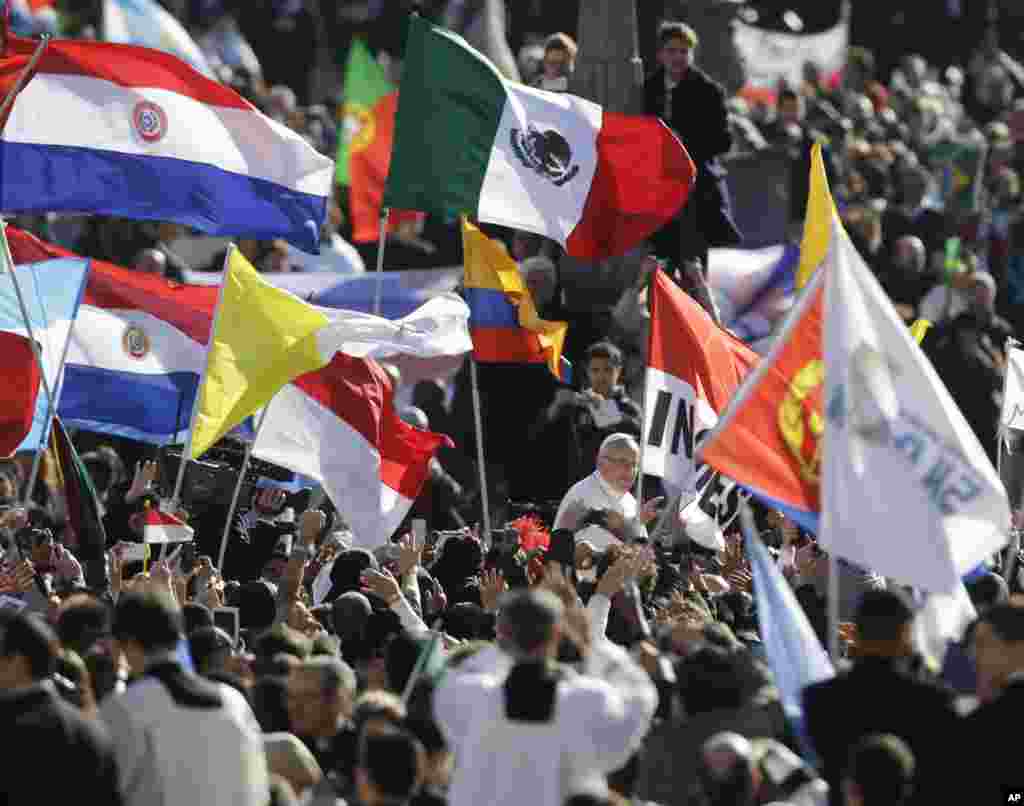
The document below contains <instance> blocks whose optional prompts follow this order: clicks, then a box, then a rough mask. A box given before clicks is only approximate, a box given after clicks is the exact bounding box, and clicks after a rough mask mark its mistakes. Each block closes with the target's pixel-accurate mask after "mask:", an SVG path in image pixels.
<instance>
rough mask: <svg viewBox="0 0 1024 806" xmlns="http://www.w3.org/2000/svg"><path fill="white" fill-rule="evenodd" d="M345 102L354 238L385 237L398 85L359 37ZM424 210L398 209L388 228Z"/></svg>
mask: <svg viewBox="0 0 1024 806" xmlns="http://www.w3.org/2000/svg"><path fill="white" fill-rule="evenodd" d="M344 98H345V103H344V106H343V107H342V113H341V114H342V120H341V126H340V129H339V132H338V134H339V137H338V159H337V163H336V164H337V177H338V183H339V184H341V185H348V186H349V211H350V213H351V215H352V240H353V241H355V242H356V243H366V242H367V241H375V240H377V238H378V237H379V236H380V208H381V199H382V198H383V196H384V182H385V180H386V179H387V175H388V165H389V164H390V162H391V146H392V143H393V142H394V137H395V112H396V110H397V109H398V90H397V88H396V87H395V85H394V84H392V83H391V82H390V81H389V80H388V78H387V76H386V75H385V74H384V69H383V68H382V67H381V66H380V65H379V64H378V63H377V60H376V59H374V58H373V54H371V53H370V50H369V48H367V46H366V44H365V43H364V42H363V40H362V39H354V40H353V41H352V45H351V47H350V48H349V54H348V63H347V65H346V67H345V88H344ZM422 217H423V216H422V215H421V214H420V213H415V212H411V211H408V210H392V211H391V212H390V215H389V217H388V231H390V232H393V231H395V230H396V229H397V228H399V227H400V226H401V225H402V224H403V223H404V222H408V221H415V220H417V219H420V218H422Z"/></svg>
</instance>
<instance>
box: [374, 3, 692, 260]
mask: <svg viewBox="0 0 1024 806" xmlns="http://www.w3.org/2000/svg"><path fill="white" fill-rule="evenodd" d="M424 155H429V157H430V158H429V159H426V158H425V156H424ZM694 176H695V169H694V165H693V161H692V160H691V159H690V157H689V155H688V154H687V152H686V149H685V148H684V147H683V145H682V144H681V143H680V142H679V140H678V139H677V138H676V137H675V135H674V134H673V133H672V132H671V130H670V129H668V128H667V127H666V126H665V125H664V124H663V123H662V122H661V121H659V120H658V119H657V118H653V117H629V116H625V115H618V114H614V113H611V112H606V111H605V110H603V109H602V108H601V107H599V106H597V105H596V104H594V103H592V102H590V101H586V100H584V99H582V98H577V97H575V96H573V95H569V94H566V93H552V92H544V91H542V90H537V89H533V88H531V87H527V86H524V85H522V84H515V83H512V82H509V81H506V80H505V79H504V78H503V77H502V76H501V75H500V73H499V72H498V70H497V69H496V68H495V67H494V65H493V64H491V63H490V62H489V61H487V59H486V58H485V57H484V56H483V55H481V54H480V53H478V52H477V51H475V50H473V49H472V48H471V47H469V45H468V44H466V42H465V41H464V40H463V39H462V38H461V37H459V36H457V35H455V34H453V33H452V32H450V31H447V30H445V29H443V28H439V27H437V26H434V25H431V24H430V23H428V22H427V21H426V20H424V19H422V18H420V17H418V16H416V15H413V16H412V17H410V19H409V33H408V37H407V45H406V53H405V61H404V66H403V77H402V93H401V97H400V99H399V103H398V112H397V116H396V122H395V141H394V148H393V150H392V154H391V166H390V171H389V174H388V180H387V186H386V188H385V192H384V201H383V204H384V206H385V207H391V208H396V207H397V208H404V209H409V210H423V211H425V212H430V213H434V214H437V215H439V216H441V217H446V218H449V217H454V216H457V215H461V214H466V215H469V216H471V217H473V218H474V219H476V220H479V221H483V222H487V223H491V224H498V225H501V226H506V227H512V228H515V229H520V230H525V231H527V232H534V233H537V234H539V235H543V236H545V237H547V238H551V239H552V240H555V241H557V242H558V243H560V244H562V245H563V246H564V247H565V248H566V251H567V252H568V253H569V254H570V255H571V256H573V257H576V258H580V259H583V260H598V259H601V258H605V257H611V256H615V255H621V254H623V253H625V252H627V251H628V250H630V249H632V248H633V247H635V246H637V245H639V244H640V242H641V241H643V240H644V239H645V238H647V237H648V236H649V235H651V234H652V233H654V232H656V231H657V230H658V229H660V228H661V227H662V226H664V225H665V224H666V223H667V222H668V221H669V220H671V219H672V217H673V216H675V214H676V212H677V211H678V210H679V208H680V207H681V206H682V205H683V203H684V202H685V201H686V199H687V197H688V195H689V193H690V189H691V188H692V186H693V182H694Z"/></svg>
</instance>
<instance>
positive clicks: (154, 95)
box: [0, 36, 334, 253]
mask: <svg viewBox="0 0 1024 806" xmlns="http://www.w3.org/2000/svg"><path fill="white" fill-rule="evenodd" d="M37 44H38V43H37V42H35V41H33V40H29V39H21V38H18V37H13V36H11V37H8V40H7V50H6V53H5V55H4V57H3V58H2V59H0V92H3V93H4V94H6V93H8V92H10V91H11V90H12V89H13V88H14V85H15V82H16V81H17V80H18V78H19V77H20V76H21V75H22V73H23V72H24V69H25V68H26V67H27V66H28V63H29V60H30V59H31V58H32V54H33V52H34V51H35V49H36V46H37ZM69 121H70V122H72V123H70V124H69ZM268 155H271V156H268ZM0 171H2V176H3V181H2V182H0V209H2V210H6V211H8V212H19V213H30V212H61V211H71V212H87V213H94V214H100V215H111V216H119V217H122V218H129V219H143V220H154V221H174V222H177V223H179V224H184V225H186V226H189V227H194V228H195V229H198V230H200V231H202V232H205V233H207V234H209V235H232V236H237V237H250V238H257V239H266V240H269V239H271V238H278V237H280V238H285V239H287V240H288V241H290V242H291V243H293V244H294V245H295V246H297V247H299V248H300V249H304V250H306V251H307V252H312V253H317V252H319V250H320V228H321V226H322V225H323V221H324V217H325V215H326V211H327V197H328V196H329V195H330V193H331V185H332V182H333V179H334V167H333V162H332V160H330V159H328V158H327V157H324V156H322V155H321V154H319V153H317V151H316V150H315V149H314V148H313V147H312V146H310V145H309V144H308V143H307V142H306V141H305V140H304V139H303V138H302V136H301V135H299V134H297V133H296V132H293V131H291V130H290V129H288V128H287V127H286V126H284V125H283V124H280V123H277V122H275V121H273V120H271V119H270V118H268V117H266V116H265V115H263V114H262V113H260V112H259V111H258V110H257V109H256V108H255V107H254V106H253V105H252V104H251V103H249V102H248V101H246V100H245V99H243V98H242V97H241V96H240V95H238V93H236V92H234V91H233V90H231V89H230V88H228V87H226V86H223V85H221V84H218V83H217V82H215V81H212V80H210V79H208V78H206V77H205V76H203V75H202V74H201V73H199V72H197V71H195V70H194V69H192V68H191V67H189V66H188V65H187V64H185V63H184V62H182V61H181V60H179V59H177V58H176V57H174V56H171V55H169V54H166V53H163V52H160V51H156V50H149V49H146V48H140V47H136V46H133V45H119V44H108V43H98V42H88V41H80V40H56V41H52V42H50V43H49V45H48V46H47V47H46V50H45V51H44V53H43V56H42V58H41V59H40V61H39V64H38V67H37V68H36V70H35V73H34V74H33V77H32V79H31V80H30V81H29V82H28V83H27V85H26V86H25V87H24V89H22V90H21V92H20V93H19V94H18V96H17V98H16V100H15V102H14V104H13V106H12V108H11V110H10V113H9V116H8V118H7V120H6V122H5V124H4V127H3V134H2V137H0Z"/></svg>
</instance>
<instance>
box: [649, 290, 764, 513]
mask: <svg viewBox="0 0 1024 806" xmlns="http://www.w3.org/2000/svg"><path fill="white" fill-rule="evenodd" d="M650 293H651V328H650V342H649V348H648V358H647V379H646V383H647V386H646V391H645V393H644V401H645V407H646V409H647V410H646V412H645V416H644V423H645V427H646V431H647V433H646V434H645V435H644V451H643V461H644V473H647V474H650V475H652V476H658V477H659V478H663V479H665V481H667V482H669V483H670V484H672V485H673V486H676V487H679V488H682V489H683V490H685V491H687V492H689V493H691V495H690V497H693V496H694V495H696V492H697V487H698V484H697V472H698V465H697V464H696V463H695V461H694V455H695V448H696V446H697V443H698V441H700V440H701V439H703V437H704V436H705V435H707V434H708V433H709V432H710V430H711V429H712V428H713V427H714V425H715V423H717V422H718V417H719V414H720V413H721V412H722V411H724V409H725V407H726V404H727V403H728V402H729V399H730V398H731V397H732V396H733V394H734V393H735V391H736V389H737V388H738V387H739V385H740V382H741V381H742V380H743V378H744V377H745V376H746V374H747V373H748V372H749V371H750V370H751V369H752V368H753V367H754V366H755V365H756V364H757V362H758V357H757V355H756V354H755V353H754V352H753V351H752V350H750V348H749V347H747V346H746V345H744V344H743V343H742V342H740V341H739V340H738V339H736V338H735V337H734V336H732V335H731V334H729V333H727V332H726V331H724V330H722V329H721V328H719V327H718V326H717V325H716V324H715V323H714V322H713V321H712V319H711V317H710V316H708V314H707V312H706V311H705V310H704V309H703V308H702V307H701V306H700V305H698V304H697V303H696V302H695V301H694V300H693V299H691V298H690V297H689V296H688V295H687V294H686V292H685V291H683V290H682V289H681V288H680V287H679V286H678V285H676V284H675V283H674V282H673V281H672V280H671V279H670V278H669V277H668V275H667V274H665V273H664V272H662V271H658V272H657V273H656V274H655V275H654V276H653V278H652V282H651V286H650ZM727 475H728V474H727Z"/></svg>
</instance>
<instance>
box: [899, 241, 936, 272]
mask: <svg viewBox="0 0 1024 806" xmlns="http://www.w3.org/2000/svg"><path fill="white" fill-rule="evenodd" d="M892 251H893V254H892V262H893V266H894V267H895V268H897V269H898V270H899V271H901V272H902V273H903V274H906V275H911V276H917V275H920V274H921V273H922V272H924V269H925V266H926V265H927V263H928V250H927V249H926V248H925V245H924V241H922V240H921V239H920V238H918V237H917V236H916V235H904V236H902V237H900V238H899V239H898V240H897V241H896V243H895V244H894V245H893V250H892Z"/></svg>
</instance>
